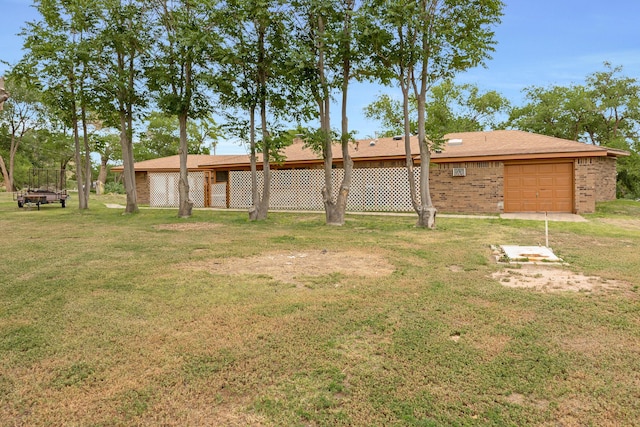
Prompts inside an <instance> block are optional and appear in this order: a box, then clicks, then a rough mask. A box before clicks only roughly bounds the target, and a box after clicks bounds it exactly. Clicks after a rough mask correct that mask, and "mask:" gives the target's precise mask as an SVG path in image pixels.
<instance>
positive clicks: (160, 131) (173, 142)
mask: <svg viewBox="0 0 640 427" xmlns="http://www.w3.org/2000/svg"><path fill="white" fill-rule="evenodd" d="M147 120H148V122H147V129H146V131H144V132H143V133H141V134H140V139H139V142H137V143H136V144H134V154H135V159H136V160H137V161H142V160H149V159H156V158H159V157H167V156H175V155H177V154H178V152H179V149H180V127H179V123H178V118H177V117H176V116H173V115H168V114H165V113H161V112H158V111H153V112H151V114H150V115H149V117H148V119H147ZM217 138H218V127H217V125H216V124H215V121H213V119H203V120H191V121H189V122H188V124H187V150H188V151H187V152H188V154H209V153H210V149H209V145H211V144H214V143H215V141H216V140H217Z"/></svg>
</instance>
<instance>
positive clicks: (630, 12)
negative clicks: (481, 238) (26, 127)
mask: <svg viewBox="0 0 640 427" xmlns="http://www.w3.org/2000/svg"><path fill="white" fill-rule="evenodd" d="M504 2H505V8H504V16H503V17H502V23H501V24H499V25H498V26H496V27H495V39H496V41H497V45H496V47H495V52H493V53H492V55H491V56H492V59H490V60H488V61H486V66H485V67H477V68H474V69H471V70H469V71H467V72H465V73H463V74H460V75H459V76H458V77H457V79H456V80H457V82H459V83H475V84H476V85H478V87H479V88H480V89H481V90H484V91H488V90H495V91H498V92H499V93H501V94H502V95H503V96H505V97H506V98H507V99H509V100H510V101H511V103H512V104H514V105H522V103H523V94H522V90H523V89H525V88H527V87H530V86H543V87H548V86H553V85H561V86H567V85H570V84H581V83H584V80H585V78H586V77H587V76H588V75H590V74H592V73H594V72H597V71H602V70H604V66H603V63H604V62H605V61H607V62H610V63H611V64H612V65H613V66H622V67H623V74H624V75H625V76H627V77H632V78H636V79H640V24H639V22H638V17H640V1H639V0H608V1H602V0H505V1H504ZM31 4H32V1H31V0H0V16H1V17H2V25H0V61H6V62H8V63H10V64H14V63H16V62H17V61H18V60H19V59H20V58H21V57H22V54H23V53H22V50H21V49H22V39H21V37H19V36H18V35H17V34H18V33H19V32H20V30H21V28H22V27H23V26H24V23H25V22H28V21H33V20H37V18H38V14H37V11H36V10H35V9H34V8H33V7H32V6H31ZM9 68H10V67H8V66H7V65H5V64H3V63H1V62H0V75H2V74H4V73H5V72H6V71H7V70H8V69H9ZM382 93H387V94H390V95H392V96H399V94H398V90H397V89H394V88H386V87H381V86H378V85H376V84H371V83H362V84H352V86H351V91H350V94H349V97H350V109H349V125H350V128H352V129H354V130H356V131H357V137H358V138H369V137H371V136H372V135H374V134H375V132H376V131H377V130H379V128H380V125H379V123H377V122H375V121H373V120H369V119H367V118H365V117H364V114H363V109H364V107H365V106H366V105H368V104H370V103H371V102H372V101H373V100H374V99H375V98H376V97H377V96H378V95H380V94H382ZM333 111H334V113H333V115H332V126H333V127H334V128H336V129H338V128H339V127H340V122H339V120H340V119H339V114H340V113H339V106H338V105H335V106H334V107H333ZM244 152H245V149H244V148H243V147H241V146H239V145H238V144H237V143H234V142H230V141H221V142H220V143H219V145H218V149H217V154H237V153H244Z"/></svg>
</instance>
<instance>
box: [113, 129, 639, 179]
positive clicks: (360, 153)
mask: <svg viewBox="0 0 640 427" xmlns="http://www.w3.org/2000/svg"><path fill="white" fill-rule="evenodd" d="M445 137H446V138H447V139H448V140H449V143H446V144H445V145H444V146H443V147H442V150H441V151H440V152H434V153H432V155H431V158H432V159H433V161H434V162H447V161H449V162H452V161H462V160H463V159H464V160H472V159H473V160H476V161H485V160H496V159H517V158H521V159H531V158H553V157H561V156H565V155H566V156H567V157H570V156H571V157H585V156H625V155H628V154H629V153H627V152H625V151H622V150H614V149H610V148H606V147H600V146H597V145H591V144H585V143H582V142H577V141H570V140H567V139H561V138H554V137H551V136H545V135H539V134H535V133H530V132H523V131H518V130H496V131H489V132H460V133H450V134H447V135H446V136H445ZM411 152H412V155H413V156H414V158H418V157H419V147H418V138H417V137H415V136H412V137H411ZM281 153H282V154H283V157H284V158H285V159H286V162H287V163H314V162H318V161H320V160H321V159H322V157H321V155H320V154H317V153H315V152H314V151H312V150H311V149H309V148H306V147H305V146H304V143H303V142H302V141H296V142H294V143H293V144H292V145H290V146H288V147H286V148H285V149H283V150H282V151H281ZM349 154H350V155H351V157H352V158H353V160H354V161H358V160H365V159H366V160H376V159H380V160H382V159H391V158H395V159H403V158H404V157H405V149H404V138H400V139H396V138H378V139H376V140H371V139H366V140H360V141H358V142H357V144H350V145H349ZM261 157H262V156H261V155H260V156H258V162H262V159H261ZM333 158H334V160H338V161H339V160H341V159H342V150H341V147H340V145H339V144H334V146H333ZM249 161H250V158H249V156H248V155H216V156H208V155H189V156H188V160H187V166H188V168H189V169H197V168H207V167H216V166H217V167H221V166H225V167H231V166H245V167H246V166H248V165H249ZM179 168H180V159H179V156H170V157H164V158H160V159H153V160H146V161H143V162H139V163H136V164H135V169H136V170H139V171H144V170H177V169H179ZM114 170H122V167H118V168H114Z"/></svg>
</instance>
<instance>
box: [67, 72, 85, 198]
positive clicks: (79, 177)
mask: <svg viewBox="0 0 640 427" xmlns="http://www.w3.org/2000/svg"><path fill="white" fill-rule="evenodd" d="M69 91H70V93H71V99H72V100H73V101H72V103H71V108H72V111H71V122H72V123H71V124H72V126H73V143H74V150H75V160H76V182H77V184H78V208H79V209H81V210H82V209H87V198H86V197H85V191H89V189H88V188H84V177H83V175H84V174H83V168H82V152H81V149H80V130H79V129H78V113H77V105H76V102H75V97H76V92H75V85H74V81H73V77H70V78H69Z"/></svg>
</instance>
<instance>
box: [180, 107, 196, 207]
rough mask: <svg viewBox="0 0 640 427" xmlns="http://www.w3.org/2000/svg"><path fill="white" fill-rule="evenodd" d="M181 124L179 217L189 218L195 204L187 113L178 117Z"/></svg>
mask: <svg viewBox="0 0 640 427" xmlns="http://www.w3.org/2000/svg"><path fill="white" fill-rule="evenodd" d="M178 122H179V123H180V150H179V151H178V154H179V155H180V181H179V182H178V194H179V200H180V201H179V203H180V205H179V206H178V217H180V218H189V217H190V216H191V212H192V210H193V202H192V201H191V199H190V198H189V171H188V169H187V156H188V153H189V149H188V147H187V113H181V114H180V115H179V116H178Z"/></svg>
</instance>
